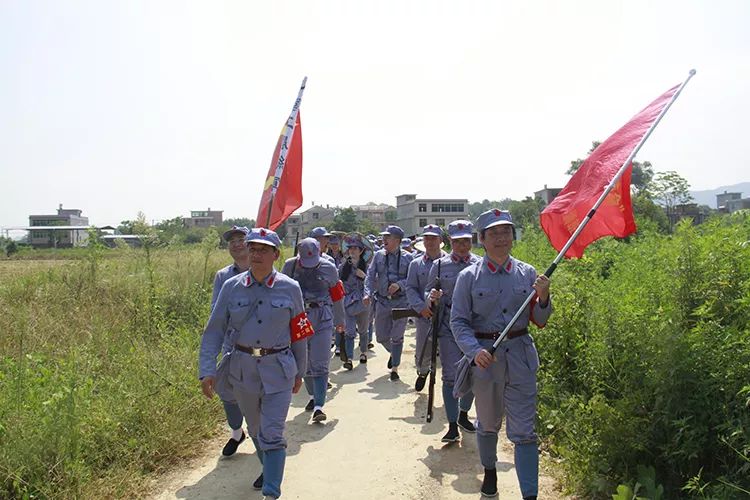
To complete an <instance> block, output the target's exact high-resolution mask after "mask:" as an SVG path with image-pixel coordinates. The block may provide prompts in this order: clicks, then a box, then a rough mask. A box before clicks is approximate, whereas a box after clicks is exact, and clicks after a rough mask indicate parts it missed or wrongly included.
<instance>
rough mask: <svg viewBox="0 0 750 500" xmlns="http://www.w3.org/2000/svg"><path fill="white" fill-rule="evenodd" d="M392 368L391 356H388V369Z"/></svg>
mask: <svg viewBox="0 0 750 500" xmlns="http://www.w3.org/2000/svg"><path fill="white" fill-rule="evenodd" d="M391 368H393V356H388V369H389V370H390V369H391Z"/></svg>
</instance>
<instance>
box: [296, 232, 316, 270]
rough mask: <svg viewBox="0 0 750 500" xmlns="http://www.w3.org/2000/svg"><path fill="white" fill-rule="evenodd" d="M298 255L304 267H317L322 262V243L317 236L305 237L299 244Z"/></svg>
mask: <svg viewBox="0 0 750 500" xmlns="http://www.w3.org/2000/svg"><path fill="white" fill-rule="evenodd" d="M297 256H298V257H299V261H300V264H302V267H315V266H317V265H318V264H319V263H320V243H318V240H316V239H315V238H305V239H303V240H302V241H300V242H299V243H298V244H297Z"/></svg>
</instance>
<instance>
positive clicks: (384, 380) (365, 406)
mask: <svg viewBox="0 0 750 500" xmlns="http://www.w3.org/2000/svg"><path fill="white" fill-rule="evenodd" d="M406 337H407V338H406V345H405V349H404V355H403V361H402V365H401V370H400V373H401V381H399V382H391V381H390V380H389V377H388V372H387V370H386V366H385V365H386V361H387V360H388V357H387V354H386V353H385V351H384V350H383V349H382V348H381V347H380V346H376V347H375V349H374V352H370V353H369V354H370V360H369V362H368V363H367V364H365V365H360V364H359V363H356V364H355V367H354V370H352V371H350V372H349V371H346V370H343V369H342V368H341V362H340V361H338V360H337V359H335V360H333V361H332V362H331V372H332V373H331V377H330V381H331V384H333V388H332V389H331V390H330V391H329V392H328V402H327V403H326V407H325V410H326V413H327V415H328V420H327V421H326V422H324V423H323V424H312V423H310V413H308V412H305V411H304V406H305V404H306V403H307V395H306V394H303V393H304V387H303V389H302V391H300V394H297V395H296V396H295V397H294V399H293V400H292V407H291V408H290V410H289V417H288V420H287V440H288V443H289V448H288V450H287V452H288V455H287V462H286V470H285V475H284V482H283V483H282V497H283V498H290V499H291V498H297V499H303V500H314V499H321V500H323V499H325V500H333V499H339V498H341V499H344V498H347V499H349V498H357V499H385V498H401V499H442V498H445V499H449V498H451V499H452V498H459V499H460V498H472V499H477V498H479V497H480V495H479V488H480V486H481V478H482V468H481V465H480V464H479V458H478V454H477V445H476V437H475V434H464V438H463V440H462V441H461V442H460V443H455V444H449V445H444V444H443V443H441V442H440V438H441V437H442V435H443V434H444V433H445V431H446V430H447V424H446V420H445V411H444V410H443V403H442V397H441V392H440V385H439V384H440V380H439V378H438V381H437V384H436V396H435V398H436V409H435V418H434V420H433V421H432V422H431V423H430V424H426V423H425V419H424V415H425V412H426V407H427V388H426V387H425V389H424V390H423V391H422V393H417V392H415V391H414V388H413V383H414V378H415V375H414V330H413V329H409V330H407V335H406ZM217 404H218V403H217ZM469 415H470V416H471V417H472V418H473V416H474V412H473V410H472V411H471V412H470V413H469ZM227 436H228V433H225V434H223V435H222V436H221V437H220V438H219V439H217V440H215V441H213V442H210V443H207V445H206V453H205V455H204V456H202V457H199V458H198V459H196V461H195V463H192V464H188V466H186V467H185V468H184V469H183V470H179V471H175V472H173V473H171V474H169V475H168V476H166V477H165V478H163V480H162V481H160V482H159V484H158V485H157V487H156V488H155V490H156V491H157V493H156V494H155V495H153V496H152V498H153V499H158V500H165V499H174V498H186V499H201V500H204V499H229V498H250V499H253V498H262V495H261V494H260V492H257V491H255V490H253V489H252V486H251V483H252V482H253V480H254V479H255V478H256V477H257V476H258V474H260V463H259V462H258V459H257V457H256V456H255V453H254V449H253V446H252V443H251V442H250V441H249V440H247V441H246V442H245V443H243V444H242V445H241V446H240V448H239V450H238V451H237V453H236V454H235V456H233V457H230V458H227V459H220V458H218V457H219V455H220V454H221V447H222V446H223V444H224V442H225V440H226V438H227ZM500 442H501V443H503V445H502V446H501V448H502V449H499V450H498V459H499V462H498V464H497V467H498V488H499V492H500V494H499V498H500V499H507V498H520V492H519V490H518V481H517V479H516V473H515V469H514V468H513V452H512V448H511V447H510V445H509V444H508V443H507V441H504V440H503V439H502V438H501V439H500ZM540 498H545V499H550V498H563V497H562V495H561V494H560V493H559V492H558V491H556V490H555V489H554V481H553V480H552V479H551V478H550V477H547V476H544V475H543V476H542V477H540Z"/></svg>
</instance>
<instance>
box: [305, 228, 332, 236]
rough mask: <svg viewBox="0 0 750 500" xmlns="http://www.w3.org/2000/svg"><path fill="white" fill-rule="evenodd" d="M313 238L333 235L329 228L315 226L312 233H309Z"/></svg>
mask: <svg viewBox="0 0 750 500" xmlns="http://www.w3.org/2000/svg"><path fill="white" fill-rule="evenodd" d="M308 236H309V237H311V238H320V237H321V236H328V237H331V236H333V235H332V234H331V233H329V232H328V230H327V229H326V228H324V227H322V226H320V227H314V228H313V230H312V231H310V234H308Z"/></svg>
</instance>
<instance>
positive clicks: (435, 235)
mask: <svg viewBox="0 0 750 500" xmlns="http://www.w3.org/2000/svg"><path fill="white" fill-rule="evenodd" d="M442 239H443V230H442V229H441V228H440V226H437V225H435V224H428V225H427V226H425V227H424V228H423V229H422V244H423V245H424V249H425V250H424V255H422V256H421V257H418V258H415V259H414V260H412V261H411V263H410V264H409V272H408V273H407V275H406V298H407V300H408V301H409V307H411V308H412V309H414V310H415V311H416V312H418V313H419V314H420V316H421V317H419V318H417V321H416V327H417V333H416V338H417V350H416V352H415V353H414V366H415V367H416V369H417V380H416V382H414V389H415V390H416V391H417V392H419V391H421V390H422V389H424V384H425V381H426V380H427V375H428V374H429V373H430V357H431V354H432V344H431V343H430V341H429V339H428V334H429V331H430V319H431V318H432V309H430V304H429V303H428V302H427V301H426V300H425V291H426V290H427V284H428V281H427V277H428V276H429V274H430V269H432V265H433V263H434V262H435V260H437V259H439V258H440V257H442V256H443V255H445V252H443V251H442V247H443V241H442Z"/></svg>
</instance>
